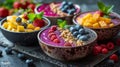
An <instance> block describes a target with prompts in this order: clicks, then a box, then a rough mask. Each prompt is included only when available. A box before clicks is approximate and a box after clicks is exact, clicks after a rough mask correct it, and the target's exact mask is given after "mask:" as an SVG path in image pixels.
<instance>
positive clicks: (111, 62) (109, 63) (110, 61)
mask: <svg viewBox="0 0 120 67" xmlns="http://www.w3.org/2000/svg"><path fill="white" fill-rule="evenodd" d="M107 63H108V65H109V66H114V64H115V63H114V61H113V60H110V59H109V60H107Z"/></svg>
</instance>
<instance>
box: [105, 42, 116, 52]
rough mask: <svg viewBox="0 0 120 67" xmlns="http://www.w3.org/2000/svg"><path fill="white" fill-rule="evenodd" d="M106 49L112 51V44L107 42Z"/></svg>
mask: <svg viewBox="0 0 120 67" xmlns="http://www.w3.org/2000/svg"><path fill="white" fill-rule="evenodd" d="M107 48H108V49H109V50H112V49H114V43H112V42H108V43H107Z"/></svg>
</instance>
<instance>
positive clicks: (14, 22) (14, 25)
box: [2, 13, 45, 32]
mask: <svg viewBox="0 0 120 67" xmlns="http://www.w3.org/2000/svg"><path fill="white" fill-rule="evenodd" d="M24 16H25V14H22V15H19V16H16V15H13V16H8V17H7V20H6V21H5V22H4V23H3V24H2V26H3V28H5V29H7V30H9V31H12V32H33V31H38V30H40V28H41V27H43V26H45V21H44V20H43V19H42V17H43V13H40V14H34V13H29V14H27V18H24ZM28 18H29V19H28Z"/></svg>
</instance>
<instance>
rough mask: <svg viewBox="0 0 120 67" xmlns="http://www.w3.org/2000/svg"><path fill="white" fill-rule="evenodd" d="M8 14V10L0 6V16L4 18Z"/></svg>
mask: <svg viewBox="0 0 120 67" xmlns="http://www.w3.org/2000/svg"><path fill="white" fill-rule="evenodd" d="M8 15H9V10H8V9H6V8H4V7H0V17H2V18H4V17H6V16H8Z"/></svg>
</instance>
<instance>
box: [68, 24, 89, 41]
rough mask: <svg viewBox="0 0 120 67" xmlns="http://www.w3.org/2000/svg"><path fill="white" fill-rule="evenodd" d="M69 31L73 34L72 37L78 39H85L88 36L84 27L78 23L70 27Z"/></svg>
mask: <svg viewBox="0 0 120 67" xmlns="http://www.w3.org/2000/svg"><path fill="white" fill-rule="evenodd" d="M70 32H71V33H72V34H73V36H74V37H76V38H77V39H79V40H82V41H87V40H88V39H89V38H90V36H89V35H88V34H89V33H88V32H86V31H85V29H84V28H83V27H82V26H80V25H75V26H72V27H70Z"/></svg>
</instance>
